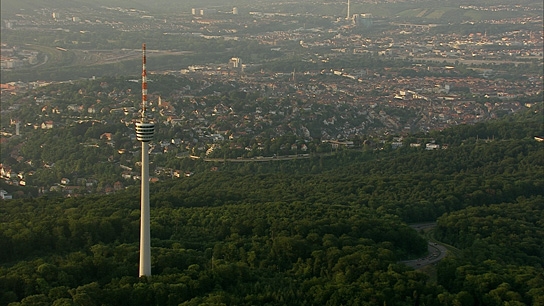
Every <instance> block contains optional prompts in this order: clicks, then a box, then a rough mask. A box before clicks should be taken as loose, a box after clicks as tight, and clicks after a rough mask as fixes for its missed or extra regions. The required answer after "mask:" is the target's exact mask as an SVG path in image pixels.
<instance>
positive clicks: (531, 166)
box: [0, 114, 544, 306]
mask: <svg viewBox="0 0 544 306" xmlns="http://www.w3.org/2000/svg"><path fill="white" fill-rule="evenodd" d="M531 118H533V119H531ZM534 118H535V117H534V114H533V116H532V117H531V116H529V117H520V118H517V119H516V120H504V121H502V122H500V124H499V123H494V122H491V123H489V124H482V125H477V126H473V127H468V126H467V127H459V128H458V131H459V132H461V135H462V139H461V140H460V142H459V145H455V146H450V147H449V148H448V149H447V150H439V151H423V150H419V149H412V148H404V149H399V150H395V151H388V150H383V151H380V152H366V153H365V152H364V151H340V152H338V153H337V154H336V155H330V156H319V155H316V156H312V157H311V158H309V159H305V160H296V159H295V160H291V161H285V162H270V163H257V162H255V163H244V164H240V163H238V164H224V163H220V164H218V165H219V166H220V170H219V171H214V172H211V171H202V172H200V173H198V174H195V175H194V176H191V177H189V178H185V179H183V180H178V181H167V182H161V183H157V184H153V185H152V187H151V193H152V197H151V203H152V217H151V234H152V237H153V238H152V269H153V276H152V277H149V278H140V279H139V278H137V276H136V273H137V270H138V269H137V263H138V245H137V241H138V226H139V215H140V211H139V208H138V203H139V201H138V189H137V188H129V189H128V190H127V191H123V192H119V193H116V194H113V195H108V196H85V197H78V198H55V197H52V196H51V197H40V198H35V199H18V200H11V201H3V202H1V204H2V205H1V206H0V221H1V222H0V249H1V250H2V252H0V263H1V266H0V305H8V304H10V305H12V306H15V305H82V304H83V305H202V304H210V305H225V304H226V305H384V304H387V305H504V303H509V304H510V305H544V292H543V291H542V288H543V287H544V284H543V281H542V277H541V275H542V273H543V272H544V271H543V268H542V265H543V262H542V258H543V255H544V250H543V247H542V245H543V244H544V241H542V237H543V236H544V235H543V232H542V227H543V224H542V220H543V219H544V216H543V215H542V211H543V203H544V201H543V196H544V195H543V190H544V188H543V187H544V181H543V177H542V173H543V170H544V164H543V161H544V156H543V154H544V150H542V143H540V142H537V141H535V140H534V139H533V138H529V137H527V136H528V135H529V134H531V133H533V132H535V130H538V129H539V128H540V126H539V125H538V123H536V124H537V126H534V125H533V124H534V123H535V121H534ZM524 120H525V121H524ZM519 121H523V122H525V123H524V124H520V123H519ZM512 127H516V129H517V131H511V130H512ZM501 129H503V130H504V132H501ZM481 131H487V132H486V133H488V134H491V135H496V138H495V140H494V141H481V140H478V139H476V138H473V135H476V134H478V135H479V134H480V133H481ZM455 135H456V133H454V131H445V132H442V133H440V134H437V135H434V136H436V139H448V137H456V136H455ZM452 143H453V142H452ZM213 165H214V164H213V163H206V162H203V161H195V165H194V166H195V167H202V168H203V169H204V168H209V167H211V166H213ZM438 217H439V218H438ZM436 218H438V223H437V228H436V230H435V238H437V239H438V240H440V241H443V242H445V243H448V244H451V245H453V246H455V247H457V248H458V249H460V252H459V254H457V255H456V256H450V257H448V258H446V259H445V260H443V261H442V262H441V263H440V264H439V265H438V267H437V280H436V282H433V281H431V280H430V279H429V278H428V276H427V275H426V274H424V273H422V272H419V271H414V270H412V269H411V268H408V267H407V266H405V265H403V264H400V263H398V262H399V261H400V260H402V259H407V258H415V257H418V256H423V255H424V254H425V252H426V249H427V243H426V242H425V240H423V238H421V237H420V236H419V235H418V233H417V232H416V231H415V230H413V229H411V228H410V227H409V226H408V225H407V224H406V223H405V222H416V221H430V220H435V219H436Z"/></svg>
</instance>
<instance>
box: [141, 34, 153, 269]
mask: <svg viewBox="0 0 544 306" xmlns="http://www.w3.org/2000/svg"><path fill="white" fill-rule="evenodd" d="M145 62H146V58H145V43H144V44H142V109H141V117H140V121H139V122H136V139H138V141H140V142H141V143H142V187H141V202H140V213H141V214H140V272H139V276H140V277H141V276H151V229H150V223H151V222H150V205H149V144H148V142H149V141H151V140H152V139H153V134H154V133H155V124H154V123H153V122H152V120H150V119H149V118H148V114H147V70H146V68H145Z"/></svg>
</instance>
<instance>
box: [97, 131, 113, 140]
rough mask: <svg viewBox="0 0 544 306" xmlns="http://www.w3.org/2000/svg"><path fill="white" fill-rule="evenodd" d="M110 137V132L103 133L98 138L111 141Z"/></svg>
mask: <svg viewBox="0 0 544 306" xmlns="http://www.w3.org/2000/svg"><path fill="white" fill-rule="evenodd" d="M112 137H113V134H112V133H103V134H102V135H100V139H105V140H108V141H111V139H112Z"/></svg>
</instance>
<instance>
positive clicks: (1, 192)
mask: <svg viewBox="0 0 544 306" xmlns="http://www.w3.org/2000/svg"><path fill="white" fill-rule="evenodd" d="M0 199H2V200H11V199H13V197H12V195H11V194H9V193H8V192H7V191H5V190H4V189H0Z"/></svg>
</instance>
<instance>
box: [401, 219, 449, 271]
mask: <svg viewBox="0 0 544 306" xmlns="http://www.w3.org/2000/svg"><path fill="white" fill-rule="evenodd" d="M435 226H436V222H429V223H418V224H412V225H410V227H411V228H413V229H415V230H417V231H418V232H419V231H420V230H426V229H432V228H433V227H435ZM427 250H428V251H429V253H428V255H427V256H425V257H421V258H418V259H413V260H403V261H400V262H401V263H403V264H405V265H407V266H409V267H412V268H414V269H421V268H423V267H425V266H428V265H432V264H435V263H437V262H439V261H440V260H442V259H444V257H446V255H447V249H446V247H445V246H444V245H442V244H440V243H439V242H429V243H428V245H427Z"/></svg>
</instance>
